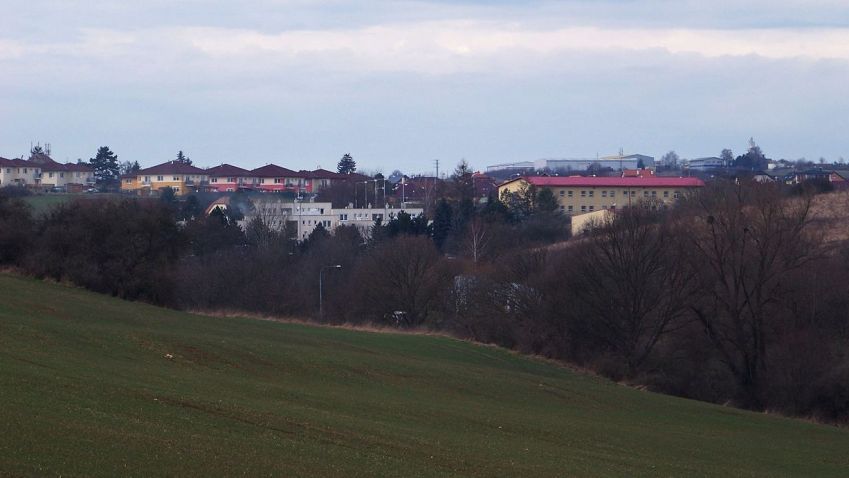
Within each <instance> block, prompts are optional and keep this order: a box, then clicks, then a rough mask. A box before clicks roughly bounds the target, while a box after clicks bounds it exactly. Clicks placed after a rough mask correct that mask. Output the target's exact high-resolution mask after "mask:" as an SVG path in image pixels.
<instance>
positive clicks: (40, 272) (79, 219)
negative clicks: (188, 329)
mask: <svg viewBox="0 0 849 478" xmlns="http://www.w3.org/2000/svg"><path fill="white" fill-rule="evenodd" d="M185 245H186V242H185V237H184V235H183V234H182V233H181V232H180V230H179V229H178V228H177V225H176V223H175V222H174V220H173V217H172V214H171V211H170V210H169V209H167V208H165V207H164V206H162V205H161V204H159V203H157V202H155V201H132V200H124V201H112V200H104V201H95V200H91V201H76V202H72V203H66V204H62V205H59V206H57V207H56V208H55V209H53V210H52V211H51V212H50V213H49V214H48V215H47V216H46V217H45V218H44V219H43V220H42V221H40V223H39V224H38V227H37V230H36V233H35V238H34V240H33V242H32V244H31V247H32V250H31V253H30V254H29V255H28V256H27V260H26V263H25V265H26V268H27V269H28V270H30V271H32V272H33V273H34V274H35V275H36V276H38V277H49V278H52V279H55V280H70V281H72V282H74V283H75V284H78V285H80V286H83V287H86V288H88V289H91V290H94V291H97V292H104V293H108V294H112V295H115V296H119V297H123V298H127V299H142V300H147V301H151V302H155V303H159V304H175V297H174V296H173V290H174V277H173V271H174V265H175V264H176V263H177V262H178V261H179V260H180V257H181V253H182V252H183V250H184V249H185Z"/></svg>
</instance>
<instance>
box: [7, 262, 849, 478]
mask: <svg viewBox="0 0 849 478" xmlns="http://www.w3.org/2000/svg"><path fill="white" fill-rule="evenodd" d="M168 355H170V356H173V358H168V357H167V356H168ZM0 424H2V427H0V430H2V432H3V433H0V475H4V476H5V475H13V476H15V475H23V476H30V475H32V476H51V475H59V474H61V475H63V476H67V475H99V476H153V475H165V474H168V475H171V476H187V475H195V476H199V475H200V476H222V475H227V476H233V475H246V476H260V475H263V476H270V475H275V476H293V475H301V476H304V475H312V476H315V475H325V476H326V475H335V476H375V475H378V476H379V475H395V476H398V475H405V476H460V475H466V476H508V475H512V476H638V475H650V476H658V475H661V476H669V475H712V476H740V475H743V476H781V475H806V476H829V475H830V476H847V475H849V454H847V450H849V431H846V430H840V429H836V428H831V427H826V426H817V425H812V424H808V423H804V422H800V421H793V420H786V419H780V418H775V417H769V416H763V415H758V414H752V413H746V412H742V411H738V410H733V409H728V408H722V407H717V406H711V405H706V404H703V403H697V402H692V401H687V400H680V399H675V398H671V397H665V396H660V395H655V394H650V393H644V392H639V391H636V390H631V389H628V388H625V387H622V386H617V385H614V384H611V383H609V382H606V381H604V380H601V379H597V378H593V377H588V376H584V375H580V374H576V373H572V372H569V371H567V370H564V369H561V368H557V367H554V366H551V365H549V364H545V363H540V362H537V361H533V360H527V359H523V358H520V357H517V356H515V355H513V354H510V353H507V352H505V351H502V350H498V349H494V348H488V347H481V346H475V345H470V344H466V343H463V342H459V341H456V340H450V339H445V338H438V337H425V336H405V335H391V334H374V333H363V332H352V331H347V330H340V329H328V328H316V327H308V326H302V325H289V324H278V323H272V322H263V321H257V320H248V319H219V318H208V317H198V316H193V315H189V314H184V313H179V312H174V311H169V310H163V309H159V308H155V307H150V306H145V305H140V304H133V303H128V302H122V301H119V300H114V299H111V298H107V297H103V296H99V295H95V294H91V293H87V292H83V291H80V290H76V289H71V288H67V287H63V286H59V285H51V284H44V283H40V282H36V281H32V280H25V279H20V278H14V277H9V276H3V275H0Z"/></svg>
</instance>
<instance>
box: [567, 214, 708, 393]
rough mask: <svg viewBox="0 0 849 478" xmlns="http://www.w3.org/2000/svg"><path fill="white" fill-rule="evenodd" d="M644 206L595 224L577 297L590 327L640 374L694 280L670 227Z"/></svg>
mask: <svg viewBox="0 0 849 478" xmlns="http://www.w3.org/2000/svg"><path fill="white" fill-rule="evenodd" d="M656 219H658V216H657V214H656V213H652V212H650V211H647V210H645V209H642V208H630V209H626V210H624V211H623V212H621V213H619V214H617V215H616V217H615V219H614V220H613V222H612V223H610V224H608V225H606V226H604V227H601V228H598V229H595V230H594V231H593V232H592V235H593V237H592V239H593V240H592V241H590V242H589V243H588V245H587V246H586V248H585V249H584V250H583V251H582V252H581V253H579V254H575V255H574V258H575V262H576V263H575V264H574V265H573V267H574V268H575V269H576V273H575V274H574V275H573V277H574V278H575V280H576V281H577V283H576V284H575V286H576V287H577V288H579V293H577V294H576V297H577V300H578V301H579V302H580V304H581V305H582V306H583V307H584V309H585V312H586V314H588V317H587V320H588V321H589V324H590V325H589V328H590V331H591V332H592V333H593V334H594V335H595V336H596V338H597V339H599V340H600V341H602V342H604V343H606V344H607V346H608V348H609V349H610V350H611V351H612V352H613V353H614V354H615V355H618V356H620V357H621V358H622V359H624V361H625V364H626V366H627V371H626V374H627V375H629V376H631V375H633V374H634V373H636V372H637V371H638V370H639V369H640V367H641V365H642V364H643V363H644V362H645V361H646V359H647V358H648V357H649V356H650V354H651V352H652V350H653V349H654V347H655V345H656V344H657V343H658V341H659V340H660V338H661V337H662V336H663V335H664V334H666V333H668V332H669V331H670V330H671V329H672V328H673V327H674V326H675V322H676V321H678V320H679V319H681V318H682V317H683V316H684V315H685V313H686V311H687V303H688V299H689V296H690V295H691V294H692V291H693V287H692V285H693V282H694V279H693V277H692V274H691V273H690V272H689V271H687V270H686V269H685V268H683V267H680V266H679V263H678V262H677V261H676V254H675V252H676V251H675V250H674V249H673V248H674V244H675V241H674V239H673V238H674V235H673V233H672V230H671V229H670V226H668V225H667V224H666V223H662V222H659V221H657V220H656Z"/></svg>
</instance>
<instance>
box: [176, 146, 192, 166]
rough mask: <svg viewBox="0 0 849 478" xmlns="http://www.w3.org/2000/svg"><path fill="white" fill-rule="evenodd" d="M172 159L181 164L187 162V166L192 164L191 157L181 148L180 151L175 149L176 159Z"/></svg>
mask: <svg viewBox="0 0 849 478" xmlns="http://www.w3.org/2000/svg"><path fill="white" fill-rule="evenodd" d="M174 161H176V162H178V163H181V164H188V165H189V166H191V165H192V159H191V158H189V157H188V156H186V155H185V154H183V150H182V149H181V150H180V151H177V159H175V160H174Z"/></svg>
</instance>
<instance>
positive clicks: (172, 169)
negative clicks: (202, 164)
mask: <svg viewBox="0 0 849 478" xmlns="http://www.w3.org/2000/svg"><path fill="white" fill-rule="evenodd" d="M136 174H137V175H139V174H145V175H151V174H198V175H205V174H206V171H204V170H203V169H200V168H196V167H194V166H190V165H188V164H184V163H178V162H176V161H168V162H167V163H162V164H157V165H156V166H151V167H149V168H146V169H142V170H139V171H138V172H137V173H136Z"/></svg>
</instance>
